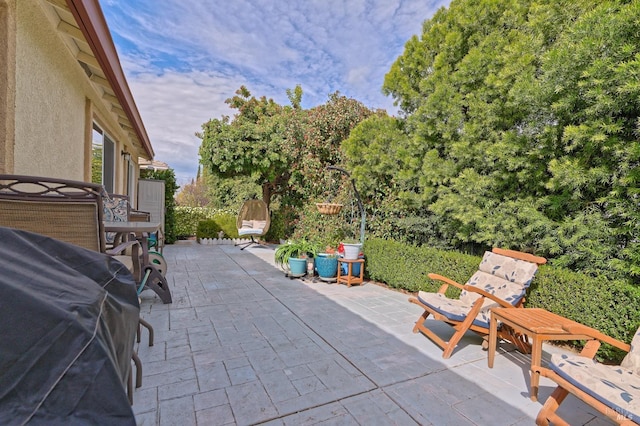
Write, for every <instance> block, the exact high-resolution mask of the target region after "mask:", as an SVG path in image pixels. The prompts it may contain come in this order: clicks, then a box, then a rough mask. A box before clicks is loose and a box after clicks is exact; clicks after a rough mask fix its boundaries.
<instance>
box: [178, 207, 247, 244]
mask: <svg viewBox="0 0 640 426" xmlns="http://www.w3.org/2000/svg"><path fill="white" fill-rule="evenodd" d="M236 216H237V213H236V212H232V211H229V210H223V209H211V208H208V207H184V206H178V207H176V209H175V217H176V235H177V236H178V237H182V238H184V237H191V236H194V235H196V234H197V230H198V223H199V222H202V221H208V220H213V221H214V222H215V223H216V224H217V227H219V228H220V229H221V230H222V231H224V233H225V235H226V236H227V237H228V238H238V229H237V228H236ZM207 238H213V237H207Z"/></svg>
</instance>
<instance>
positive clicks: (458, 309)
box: [418, 252, 538, 328]
mask: <svg viewBox="0 0 640 426" xmlns="http://www.w3.org/2000/svg"><path fill="white" fill-rule="evenodd" d="M537 266H538V265H536V264H535V263H530V262H524V261H521V260H517V259H514V258H511V257H508V256H502V255H500V254H496V253H492V252H486V253H485V254H484V257H483V258H482V262H481V263H480V266H479V270H478V271H477V272H476V273H475V274H473V276H472V277H471V278H470V279H469V280H468V281H467V283H466V284H467V285H470V286H473V287H477V288H481V289H483V290H485V291H486V292H488V293H491V294H493V295H494V296H496V297H499V298H500V299H502V300H504V301H506V302H509V303H511V304H512V305H514V306H515V305H516V304H517V303H518V302H519V301H520V300H522V298H523V297H524V295H525V292H526V290H527V288H528V287H529V285H530V284H531V279H532V278H533V276H534V274H535V272H536V270H537ZM480 297H482V296H481V295H480V294H478V293H474V292H471V291H467V290H463V291H462V292H461V293H460V298H459V299H449V298H448V297H447V296H445V295H444V294H442V293H429V292H426V291H420V292H418V299H419V300H420V301H421V302H422V303H424V304H425V305H427V306H429V307H431V308H433V309H434V310H435V311H437V312H438V313H440V314H442V315H444V316H445V317H447V318H448V319H450V320H453V321H464V320H465V318H466V317H467V314H468V312H469V311H470V310H471V308H472V307H473V304H474V303H475V301H476V300H478V298H480ZM499 306H500V304H499V303H497V302H495V301H493V300H491V299H485V300H484V302H483V304H482V308H481V309H480V312H479V313H478V315H476V318H475V320H474V321H473V324H475V325H477V326H480V327H486V328H489V319H490V317H489V309H491V308H495V307H499Z"/></svg>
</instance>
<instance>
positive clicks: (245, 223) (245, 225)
mask: <svg viewBox="0 0 640 426" xmlns="http://www.w3.org/2000/svg"><path fill="white" fill-rule="evenodd" d="M242 227H243V228H253V221H252V220H243V221H242Z"/></svg>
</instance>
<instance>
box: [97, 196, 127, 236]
mask: <svg viewBox="0 0 640 426" xmlns="http://www.w3.org/2000/svg"><path fill="white" fill-rule="evenodd" d="M102 206H103V209H102V210H103V211H104V218H103V219H104V220H106V221H108V222H127V221H128V220H129V201H128V200H127V199H126V198H120V197H113V198H109V197H104V198H103V199H102ZM105 236H106V242H107V244H113V242H114V240H115V238H116V233H115V232H107V233H106V235H105Z"/></svg>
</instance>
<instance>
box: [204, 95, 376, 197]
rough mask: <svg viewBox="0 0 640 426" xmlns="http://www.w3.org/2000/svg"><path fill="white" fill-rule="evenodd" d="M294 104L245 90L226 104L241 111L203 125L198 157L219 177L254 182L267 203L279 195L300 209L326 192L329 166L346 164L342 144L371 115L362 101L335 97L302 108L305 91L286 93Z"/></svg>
mask: <svg viewBox="0 0 640 426" xmlns="http://www.w3.org/2000/svg"><path fill="white" fill-rule="evenodd" d="M287 95H288V97H289V100H290V102H291V106H281V105H278V104H277V103H275V102H274V101H273V100H271V99H266V98H265V97H262V98H256V97H254V96H252V95H251V93H250V92H249V90H247V89H246V88H245V87H241V88H240V89H239V90H238V91H237V92H236V96H234V97H232V98H230V99H228V100H227V101H226V102H227V103H228V104H229V105H230V106H231V107H232V108H234V109H236V110H238V113H237V114H236V115H235V116H234V117H233V119H230V118H229V117H222V118H220V119H212V120H210V121H208V122H207V123H205V124H203V126H202V129H203V131H202V132H201V133H198V136H199V137H200V138H201V139H202V144H201V146H200V158H201V162H202V164H203V165H204V166H205V169H206V170H207V173H210V174H211V175H213V176H216V177H218V178H220V179H230V178H243V179H245V181H246V179H251V180H252V181H253V182H255V183H256V184H259V185H261V186H262V197H263V199H264V201H265V202H267V204H269V203H270V202H271V200H272V198H273V197H274V196H279V197H280V199H283V200H284V203H285V204H287V205H293V206H298V207H299V206H301V205H302V204H303V202H304V201H308V200H309V199H310V198H316V197H319V196H321V194H322V192H323V191H324V190H325V189H326V188H325V187H324V186H323V185H322V184H321V182H322V181H323V179H324V178H323V175H324V173H325V168H326V167H327V166H329V165H335V164H339V163H340V162H341V161H342V153H341V151H340V144H341V142H342V141H343V140H344V139H345V138H347V137H348V135H349V132H350V131H351V129H352V128H353V127H355V126H356V125H357V124H358V123H359V122H360V121H362V120H363V119H365V118H366V117H367V116H369V115H371V114H372V111H371V110H369V109H368V108H366V107H365V106H364V105H363V104H362V103H360V102H358V101H356V100H354V99H349V98H346V97H345V96H341V95H340V94H339V93H334V94H332V95H330V96H329V99H328V101H327V102H326V103H325V104H322V105H318V106H316V107H313V108H310V109H308V110H305V109H302V108H301V100H302V89H301V88H300V87H299V86H297V87H296V88H295V89H293V90H288V91H287Z"/></svg>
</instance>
